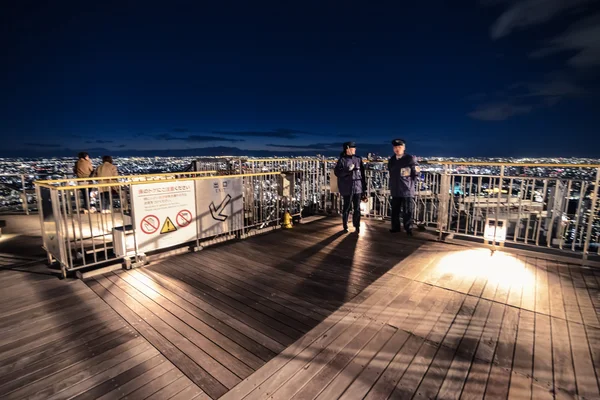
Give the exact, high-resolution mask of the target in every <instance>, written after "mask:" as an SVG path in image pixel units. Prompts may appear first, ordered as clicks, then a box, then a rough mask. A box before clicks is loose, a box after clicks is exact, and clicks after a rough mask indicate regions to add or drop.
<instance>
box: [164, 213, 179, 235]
mask: <svg viewBox="0 0 600 400" xmlns="http://www.w3.org/2000/svg"><path fill="white" fill-rule="evenodd" d="M176 230H177V228H175V225H173V222H172V221H171V218H169V217H167V219H166V221H165V224H164V225H163V227H162V229H161V230H160V233H169V232H175V231H176Z"/></svg>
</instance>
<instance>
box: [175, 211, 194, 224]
mask: <svg viewBox="0 0 600 400" xmlns="http://www.w3.org/2000/svg"><path fill="white" fill-rule="evenodd" d="M175 222H177V225H178V226H179V227H180V228H185V227H186V226H188V225H189V224H190V222H192V213H191V212H190V211H189V210H181V211H179V212H178V213H177V217H175Z"/></svg>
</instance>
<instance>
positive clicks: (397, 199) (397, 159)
mask: <svg viewBox="0 0 600 400" xmlns="http://www.w3.org/2000/svg"><path fill="white" fill-rule="evenodd" d="M392 146H394V155H393V156H392V157H391V158H390V160H389V161H388V171H389V173H390V194H391V196H392V229H390V232H392V233H395V232H400V215H401V214H402V222H403V225H404V230H406V233H407V234H408V235H409V236H412V225H413V211H414V197H415V190H416V183H417V170H418V166H417V162H416V160H415V157H413V156H411V155H410V154H406V153H405V152H404V150H405V148H406V146H405V143H404V140H402V139H394V140H392Z"/></svg>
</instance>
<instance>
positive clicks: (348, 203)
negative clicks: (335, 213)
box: [342, 194, 360, 229]
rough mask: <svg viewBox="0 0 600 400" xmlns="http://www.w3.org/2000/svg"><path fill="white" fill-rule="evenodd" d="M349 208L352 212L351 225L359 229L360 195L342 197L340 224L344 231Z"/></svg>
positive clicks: (346, 227) (346, 225) (346, 226)
mask: <svg viewBox="0 0 600 400" xmlns="http://www.w3.org/2000/svg"><path fill="white" fill-rule="evenodd" d="M350 207H352V208H353V209H354V210H353V212H352V225H354V227H355V228H359V227H360V194H353V195H348V196H343V203H342V224H344V229H348V215H349V214H350Z"/></svg>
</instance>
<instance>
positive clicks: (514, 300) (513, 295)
mask: <svg viewBox="0 0 600 400" xmlns="http://www.w3.org/2000/svg"><path fill="white" fill-rule="evenodd" d="M519 261H520V262H523V260H522V258H521V260H519ZM523 268H525V266H523ZM508 279H509V278H508V277H507V278H506V280H507V281H508ZM501 286H504V285H501ZM524 286H526V285H524V284H523V281H522V280H521V279H513V280H512V282H511V284H510V289H509V290H508V298H507V300H506V304H508V305H510V306H513V307H517V308H519V307H521V301H522V298H523V291H524V289H525V287H524ZM498 301H500V302H502V301H501V299H498Z"/></svg>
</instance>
